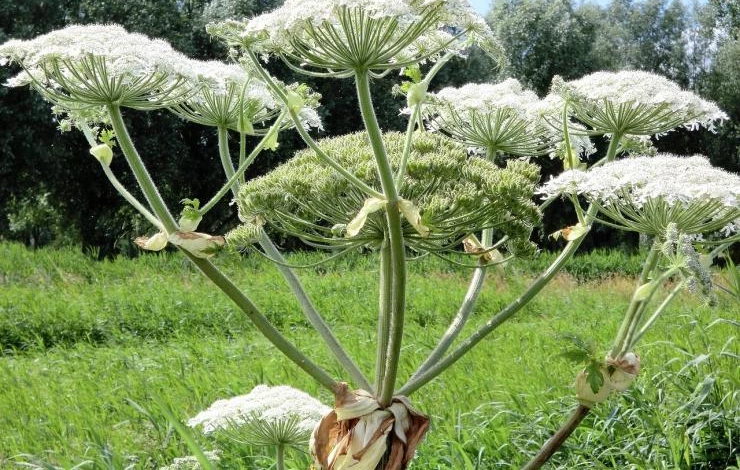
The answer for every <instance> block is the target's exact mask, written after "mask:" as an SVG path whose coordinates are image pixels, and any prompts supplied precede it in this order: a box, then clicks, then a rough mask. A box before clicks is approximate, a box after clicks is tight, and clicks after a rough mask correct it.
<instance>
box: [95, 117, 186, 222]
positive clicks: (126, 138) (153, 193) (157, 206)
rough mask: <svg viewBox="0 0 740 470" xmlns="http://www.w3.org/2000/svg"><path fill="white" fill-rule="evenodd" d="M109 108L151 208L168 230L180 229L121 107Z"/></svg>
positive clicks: (117, 137) (123, 148) (135, 174)
mask: <svg viewBox="0 0 740 470" xmlns="http://www.w3.org/2000/svg"><path fill="white" fill-rule="evenodd" d="M107 108H108V115H109V116H110V119H111V125H112V126H113V131H114V132H115V133H116V140H117V141H118V145H119V146H120V147H121V151H122V152H123V155H124V156H125V157H126V161H127V162H128V164H129V166H130V167H131V171H133V173H134V177H135V178H136V182H137V183H138V184H139V187H140V188H141V191H142V192H143V193H144V197H145V198H146V201H147V203H148V204H149V208H150V209H151V210H152V212H154V215H155V216H156V217H157V218H158V219H159V221H160V222H161V223H162V226H163V227H164V229H165V230H166V231H167V232H176V231H177V229H178V227H177V222H176V221H175V219H174V217H172V214H171V213H170V211H169V209H167V206H166V205H165V203H164V200H163V199H162V196H160V194H159V191H157V187H156V186H155V185H154V182H153V181H152V178H151V176H149V172H148V171H147V170H146V167H145V166H144V162H143V161H142V160H141V157H140V156H139V152H138V151H137V150H136V147H134V143H133V142H132V141H131V136H130V135H129V133H128V129H126V124H125V123H124V122H123V116H121V108H120V107H119V106H117V105H114V104H109V105H108V106H107Z"/></svg>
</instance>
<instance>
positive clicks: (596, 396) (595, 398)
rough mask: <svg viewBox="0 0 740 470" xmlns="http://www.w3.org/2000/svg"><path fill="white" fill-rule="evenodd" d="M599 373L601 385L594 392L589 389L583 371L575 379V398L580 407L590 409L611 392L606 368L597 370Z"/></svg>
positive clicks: (586, 376) (585, 374) (589, 385)
mask: <svg viewBox="0 0 740 470" xmlns="http://www.w3.org/2000/svg"><path fill="white" fill-rule="evenodd" d="M599 372H600V373H601V376H602V378H603V383H602V384H601V387H599V389H598V390H597V391H596V392H594V391H593V389H592V388H591V384H590V383H589V380H588V373H587V372H586V371H585V370H582V371H581V372H579V373H578V376H577V377H576V398H578V402H579V403H580V404H581V405H583V406H587V407H589V408H591V407H592V406H594V405H595V404H597V403H601V402H602V401H604V400H606V399H607V398H608V397H609V393H610V392H611V386H610V382H609V374H608V372H607V370H606V368H603V367H602V368H600V369H599Z"/></svg>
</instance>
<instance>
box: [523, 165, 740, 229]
mask: <svg viewBox="0 0 740 470" xmlns="http://www.w3.org/2000/svg"><path fill="white" fill-rule="evenodd" d="M538 192H539V193H541V194H544V195H545V196H547V197H550V196H556V195H560V194H563V195H573V196H575V195H580V196H584V197H585V198H586V199H587V200H588V201H589V202H592V203H595V204H597V205H598V206H599V207H600V210H601V212H602V213H604V214H606V215H607V216H609V217H610V218H612V219H613V220H614V221H615V223H616V224H617V225H618V226H620V228H625V229H631V230H636V231H640V232H644V233H651V234H654V235H660V236H662V235H663V234H664V233H665V229H666V227H667V225H668V224H669V223H671V222H673V223H676V224H677V226H678V229H679V230H680V231H681V232H682V233H687V234H700V233H706V232H709V231H717V230H722V231H723V232H724V234H725V235H729V234H730V233H731V232H733V231H736V230H737V227H738V226H739V225H738V222H740V220H738V219H739V218H740V176H738V175H736V174H733V173H729V172H727V171H724V170H721V169H719V168H715V167H713V166H712V165H711V164H710V163H709V160H708V159H707V158H706V157H704V156H701V155H694V156H692V157H679V156H676V155H672V154H658V155H656V156H638V157H634V158H626V159H623V160H618V161H614V162H611V163H607V164H605V165H603V166H600V167H595V168H592V169H591V170H589V171H580V170H571V171H566V172H564V173H562V174H561V175H559V176H557V177H556V178H553V179H551V180H550V181H548V182H547V183H545V184H544V185H543V186H542V187H541V188H540V189H539V190H538Z"/></svg>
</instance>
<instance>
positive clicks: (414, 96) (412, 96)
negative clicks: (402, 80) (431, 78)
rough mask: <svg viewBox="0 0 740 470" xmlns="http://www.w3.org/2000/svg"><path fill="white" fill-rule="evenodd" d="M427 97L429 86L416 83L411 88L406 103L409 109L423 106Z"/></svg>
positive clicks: (423, 83)
mask: <svg viewBox="0 0 740 470" xmlns="http://www.w3.org/2000/svg"><path fill="white" fill-rule="evenodd" d="M426 96H427V84H426V83H425V82H420V83H414V84H413V85H411V86H410V87H409V93H408V95H407V96H406V102H407V103H408V106H409V108H411V107H413V106H415V105H417V104H421V103H423V102H424V99H425V98H426Z"/></svg>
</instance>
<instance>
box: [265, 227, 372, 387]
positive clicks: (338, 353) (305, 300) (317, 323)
mask: <svg viewBox="0 0 740 470" xmlns="http://www.w3.org/2000/svg"><path fill="white" fill-rule="evenodd" d="M259 244H260V246H261V247H262V249H263V250H264V251H265V254H266V255H267V256H268V257H269V258H271V259H274V260H277V261H278V262H277V263H274V264H275V267H276V268H277V269H278V271H280V274H282V275H283V278H285V281H286V282H287V283H288V286H289V287H290V290H291V291H292V292H293V295H294V296H295V298H296V300H298V303H299V304H300V306H301V309H302V310H303V313H304V315H305V316H306V318H307V319H308V321H309V322H310V323H311V325H312V326H313V327H314V329H315V330H316V331H317V332H318V333H319V336H321V339H323V340H324V343H326V346H327V347H328V348H329V351H331V353H332V354H333V355H334V357H335V358H336V359H337V361H339V363H340V364H341V365H342V367H343V368H344V370H345V371H346V372H347V373H348V374H349V376H350V377H352V380H354V381H355V383H356V384H357V386H359V387H360V388H363V389H365V390H368V391H372V388H370V387H371V386H370V383H369V382H368V380H367V378H366V377H365V375H364V374H363V373H362V371H360V368H359V367H357V365H356V364H355V362H354V361H353V360H352V358H350V357H349V355H348V354H347V352H346V351H345V349H344V348H343V347H342V345H341V344H339V341H338V340H337V338H336V337H335V336H334V334H333V333H332V331H331V329H330V328H329V325H327V323H326V321H325V320H324V318H323V317H322V316H321V314H320V313H319V312H318V311H317V310H316V307H315V306H314V304H313V302H311V299H310V298H309V297H308V294H307V293H306V290H305V289H304V288H303V284H302V283H301V281H300V279H298V276H296V274H295V272H294V271H293V270H292V269H290V268H289V267H288V266H286V260H285V258H283V255H282V253H280V250H278V249H277V247H276V246H275V245H274V244H273V243H272V240H270V238H269V237H268V236H267V234H266V233H265V232H264V231H263V232H262V236H261V237H260V240H259Z"/></svg>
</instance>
